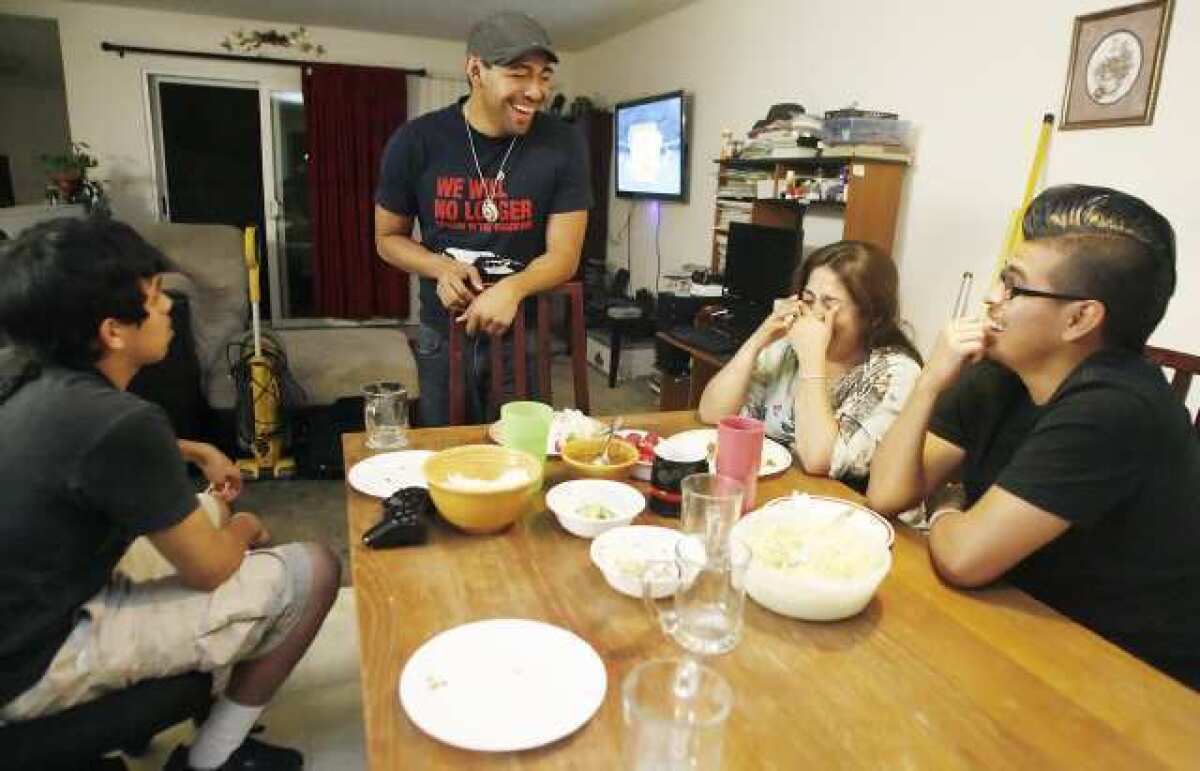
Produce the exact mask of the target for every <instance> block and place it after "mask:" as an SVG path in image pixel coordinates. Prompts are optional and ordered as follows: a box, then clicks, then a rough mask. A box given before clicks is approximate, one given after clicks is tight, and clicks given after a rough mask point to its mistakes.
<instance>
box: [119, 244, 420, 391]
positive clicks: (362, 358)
mask: <svg viewBox="0 0 1200 771" xmlns="http://www.w3.org/2000/svg"><path fill="white" fill-rule="evenodd" d="M135 227H137V229H138V232H140V233H141V234H142V236H143V237H144V238H146V240H147V241H149V242H150V243H152V244H154V245H155V246H157V247H158V248H159V249H161V250H162V251H163V253H165V254H166V255H167V257H169V258H170V259H171V260H172V261H173V262H174V263H175V264H176V265H178V266H179V267H180V268H181V269H182V270H183V271H185V272H186V275H184V274H183V273H173V274H170V275H169V276H168V277H167V280H166V282H165V284H166V286H167V288H168V289H174V290H178V291H181V292H183V293H184V294H185V295H187V297H188V301H189V305H190V307H191V312H192V333H193V336H194V338H195V341H196V357H197V359H198V360H199V363H200V369H201V372H202V373H203V377H204V383H203V389H202V390H203V392H204V394H205V396H206V398H207V400H208V403H209V405H210V406H212V407H213V408H214V409H218V410H229V409H232V408H233V407H234V405H235V403H236V400H237V392H236V389H235V388H234V382H233V378H232V377H231V376H230V374H229V364H228V361H227V359H226V346H227V345H228V344H229V343H230V342H231V341H233V340H236V339H238V337H239V336H240V335H241V334H243V333H244V332H245V330H247V329H248V328H249V325H250V301H249V296H248V293H247V275H246V268H245V262H244V259H243V255H242V231H240V230H239V229H237V228H234V227H231V226H229V225H192V224H182V223H161V222H152V223H144V224H137V225H135ZM262 311H263V314H264V316H265V315H266V309H265V308H263V309H262ZM274 333H275V335H276V336H277V337H278V338H279V340H280V342H281V343H282V344H283V347H284V350H285V352H286V354H287V358H288V365H289V368H290V370H291V373H292V376H293V377H294V378H295V379H296V381H297V382H298V383H299V384H300V385H301V386H302V387H303V388H304V390H305V393H306V395H307V404H309V405H326V404H332V403H333V402H334V401H336V400H337V399H339V398H342V397H345V396H357V395H359V394H360V392H361V387H362V385H363V384H364V383H369V382H372V381H378V380H392V381H398V382H400V383H402V384H404V387H405V389H406V390H407V391H408V393H409V396H410V398H413V399H415V398H417V396H418V395H419V393H418V386H417V366H416V360H415V359H413V355H412V351H411V350H410V348H409V344H408V338H407V336H406V335H405V334H404V332H403V331H402V330H400V329H398V328H395V327H333V328H314V329H285V330H275V331H274Z"/></svg>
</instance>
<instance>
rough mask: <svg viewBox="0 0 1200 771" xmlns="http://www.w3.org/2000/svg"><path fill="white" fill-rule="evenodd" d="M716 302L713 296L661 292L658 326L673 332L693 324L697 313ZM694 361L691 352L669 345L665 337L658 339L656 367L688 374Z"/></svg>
mask: <svg viewBox="0 0 1200 771" xmlns="http://www.w3.org/2000/svg"><path fill="white" fill-rule="evenodd" d="M712 302H714V298H712V297H692V296H691V295H677V294H672V293H670V292H659V293H658V304H657V307H656V309H655V325H656V326H657V328H658V330H659V331H660V332H670V331H671V329H672V328H674V327H690V326H692V325H693V324H694V323H695V321H696V314H697V313H699V312H700V309H701V308H702V307H704V306H705V305H706V304H711V303H712ZM690 364H691V356H690V355H689V354H688V352H687V351H685V350H683V349H681V348H676V347H675V346H673V345H668V344H667V343H664V342H663V341H662V340H655V341H654V366H655V367H657V368H658V369H659V370H660V371H662V372H664V373H666V374H667V375H672V376H678V375H682V374H684V373H686V372H687V371H688V367H689V365H690Z"/></svg>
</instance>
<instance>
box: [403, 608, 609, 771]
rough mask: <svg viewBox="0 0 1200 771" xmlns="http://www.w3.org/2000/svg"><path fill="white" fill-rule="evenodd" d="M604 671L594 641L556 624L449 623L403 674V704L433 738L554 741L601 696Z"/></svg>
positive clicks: (477, 744) (495, 745)
mask: <svg viewBox="0 0 1200 771" xmlns="http://www.w3.org/2000/svg"><path fill="white" fill-rule="evenodd" d="M607 688H608V675H607V674H606V673H605V671H604V662H603V661H601V660H600V656H599V655H597V653H596V651H595V650H594V649H593V648H592V646H590V645H588V644H587V643H586V642H584V641H583V640H582V639H580V638H579V637H578V636H577V635H575V634H574V633H572V632H569V631H567V630H566V629H562V628H561V627H557V626H552V625H551V624H545V623H542V622H540V621H530V620H528V619H520V618H494V619H489V620H486V621H476V622H473V623H470V624H464V625H462V626H457V627H454V628H453V629H448V630H446V631H445V632H442V633H441V634H439V635H437V636H436V637H434V638H432V639H430V640H428V641H426V642H425V644H424V645H422V646H421V647H420V648H418V649H417V652H416V653H414V654H413V655H412V657H411V658H410V659H409V660H408V663H407V664H405V665H404V671H403V672H401V673H400V704H401V706H403V707H404V711H405V712H406V713H407V714H408V717H409V719H411V720H412V721H413V723H415V724H416V726H417V727H418V728H420V729H421V730H422V731H424V732H425V733H427V734H429V735H430V736H432V737H433V738H435V739H437V740H439V741H441V742H445V743H446V744H449V745H452V746H454V747H461V748H463V749H468V750H477V751H480V752H512V751H516V750H527V749H530V748H533V747H540V746H542V745H544V744H549V743H550V742H553V741H557V740H558V739H561V738H562V737H564V736H567V735H568V734H570V733H573V732H574V731H575V730H577V729H578V728H579V727H580V726H582V725H583V724H584V723H586V722H587V721H588V720H589V719H590V718H591V717H592V715H594V714H595V713H596V710H597V709H599V708H600V705H601V704H602V703H603V702H604V693H605V691H606V689H607Z"/></svg>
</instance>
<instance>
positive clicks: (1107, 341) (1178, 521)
mask: <svg viewBox="0 0 1200 771" xmlns="http://www.w3.org/2000/svg"><path fill="white" fill-rule="evenodd" d="M1023 229H1024V235H1025V241H1024V243H1023V244H1021V246H1020V247H1019V248H1018V249H1017V251H1016V254H1015V255H1014V257H1013V259H1012V261H1011V262H1010V263H1009V265H1008V266H1007V267H1006V268H1005V270H1004V271H1003V272H1002V273H1001V276H1000V279H999V280H998V281H997V283H996V286H994V287H993V288H992V291H991V294H990V295H989V296H988V298H987V301H986V303H985V305H986V313H985V314H984V317H983V318H982V319H974V320H967V319H960V320H955V321H952V322H951V323H950V324H949V325H948V326H947V328H946V329H945V330H944V331H943V333H942V335H941V337H940V338H939V340H938V343H937V345H936V348H935V350H934V352H933V355H932V356H931V357H930V359H929V362H928V364H927V365H926V367H925V370H924V372H923V373H922V375H921V377H920V379H919V381H918V384H917V387H916V388H915V389H914V391H913V394H912V396H911V397H910V398H909V400H908V403H907V404H906V405H905V407H904V409H903V411H902V412H901V414H900V417H899V418H898V419H897V420H896V422H895V423H894V424H893V426H892V428H891V430H890V431H889V433H888V435H887V436H886V437H885V439H884V441H883V443H882V444H881V445H880V447H879V449H878V451H877V453H876V455H875V463H874V465H873V467H872V475H871V482H870V487H869V489H868V498H869V500H870V502H871V505H872V506H874V507H875V508H876V509H878V510H880V511H884V512H899V511H903V510H905V509H907V508H909V507H911V506H913V505H915V504H916V503H918V502H919V501H920V500H922V499H923V498H925V497H926V496H927V495H929V494H930V493H931V492H932V491H934V490H935V489H937V488H938V487H939V486H940V485H941V484H942V483H944V482H945V481H947V480H948V479H949V478H951V477H952V476H954V475H959V476H961V479H962V482H963V485H964V487H965V490H966V494H967V500H966V505H965V506H962V507H961V508H943V509H940V510H937V511H935V512H933V513H932V514H931V516H930V518H929V551H930V556H931V559H932V561H933V565H934V567H935V568H936V569H937V571H938V573H939V574H940V575H941V576H942V578H943V579H944V580H946V581H947V582H948V583H951V584H954V585H956V586H961V587H977V586H982V585H984V584H987V583H990V582H992V581H994V580H996V579H998V578H1000V577H1002V576H1004V577H1006V578H1007V579H1008V580H1009V581H1011V582H1012V583H1013V584H1015V585H1016V586H1018V587H1020V588H1021V589H1023V590H1025V591H1027V592H1029V593H1030V594H1032V595H1033V596H1035V597H1037V598H1038V599H1040V600H1042V601H1043V602H1045V603H1046V604H1048V605H1051V606H1053V607H1055V608H1057V609H1058V610H1060V611H1061V612H1063V613H1065V614H1066V615H1068V616H1071V617H1072V618H1074V619H1076V620H1077V621H1079V622H1080V623H1082V624H1084V625H1086V626H1088V627H1090V628H1091V629H1093V630H1094V631H1096V632H1098V633H1099V634H1101V635H1103V636H1105V637H1107V638H1108V639H1109V640H1111V641H1113V642H1115V643H1117V644H1118V645H1120V646H1122V647H1124V648H1126V649H1127V650H1129V651H1130V652H1132V653H1134V654H1135V655H1137V656H1139V657H1140V658H1142V659H1144V660H1145V661H1147V662H1149V663H1151V664H1153V665H1154V666H1156V667H1158V668H1160V669H1162V670H1164V671H1165V672H1167V673H1168V674H1170V675H1172V676H1174V677H1176V678H1178V679H1180V680H1182V681H1184V682H1185V683H1187V684H1189V685H1190V686H1192V687H1193V688H1197V687H1200V559H1197V554H1200V445H1198V443H1197V441H1196V436H1195V433H1194V430H1193V428H1192V426H1191V423H1190V420H1189V418H1188V415H1187V411H1186V409H1185V408H1184V406H1183V405H1182V404H1181V403H1180V401H1179V399H1178V398H1177V397H1176V396H1175V395H1174V394H1173V393H1172V391H1171V389H1170V388H1169V386H1168V385H1167V383H1166V380H1165V378H1164V377H1163V375H1162V372H1161V371H1160V370H1159V369H1158V368H1157V367H1154V366H1153V365H1151V364H1149V363H1148V362H1146V360H1145V359H1144V358H1143V356H1142V348H1143V346H1144V345H1145V342H1146V339H1147V338H1148V337H1149V335H1150V333H1151V332H1153V330H1154V328H1155V327H1156V326H1157V325H1158V322H1159V321H1160V320H1161V319H1162V316H1163V314H1164V312H1165V311H1166V307H1167V302H1168V300H1169V299H1170V296H1171V294H1172V292H1173V291H1174V288H1175V236H1174V232H1173V230H1172V228H1171V226H1170V224H1169V223H1168V222H1167V221H1166V219H1164V218H1163V217H1162V216H1161V215H1160V214H1159V213H1158V212H1156V211H1155V210H1154V209H1152V208H1151V207H1150V206H1148V205H1147V204H1146V203H1144V202H1143V201H1141V200H1139V199H1137V198H1134V197H1132V196H1129V195H1126V194H1124V193H1120V192H1117V191H1115V190H1109V189H1106V188H1098V187H1085V186H1074V185H1072V186H1062V187H1055V188H1051V189H1048V190H1046V191H1045V192H1043V193H1042V194H1041V195H1039V196H1038V197H1037V198H1036V199H1035V200H1034V201H1033V203H1032V204H1031V205H1030V207H1029V210H1028V211H1027V212H1026V214H1025V219H1024V223H1023Z"/></svg>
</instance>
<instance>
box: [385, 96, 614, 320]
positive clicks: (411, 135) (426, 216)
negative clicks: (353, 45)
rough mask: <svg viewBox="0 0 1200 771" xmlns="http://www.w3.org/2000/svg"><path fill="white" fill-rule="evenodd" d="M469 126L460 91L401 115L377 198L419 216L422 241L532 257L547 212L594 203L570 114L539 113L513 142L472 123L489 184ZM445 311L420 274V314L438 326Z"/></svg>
mask: <svg viewBox="0 0 1200 771" xmlns="http://www.w3.org/2000/svg"><path fill="white" fill-rule="evenodd" d="M467 131H468V128H467V123H466V121H465V120H464V116H463V100H460V101H459V102H458V103H457V104H453V105H450V106H449V107H446V108H444V109H442V110H437V111H435V112H431V113H428V114H426V115H422V116H421V117H419V118H416V119H415V120H412V121H410V122H408V123H406V124H404V125H403V126H401V127H400V128H399V129H397V130H396V133H394V134H393V135H392V137H391V139H389V140H388V143H387V146H386V147H385V148H384V151H383V160H382V162H381V168H380V174H379V186H378V189H377V190H376V193H375V202H376V203H377V204H379V205H380V206H382V207H383V208H384V209H387V210H388V211H390V212H393V213H395V214H401V215H404V216H406V217H416V218H417V221H418V222H419V223H420V226H421V242H422V243H423V244H424V246H425V248H427V249H429V250H430V251H433V252H441V251H444V250H445V249H446V248H448V247H454V248H459V249H473V250H478V251H488V252H494V253H495V254H496V255H497V256H499V257H509V258H512V259H515V260H519V261H520V262H523V263H528V262H529V261H530V260H533V259H534V258H536V257H539V256H541V255H542V254H543V253H545V251H546V224H547V221H548V220H549V218H550V215H551V214H558V213H562V212H570V211H582V210H586V209H588V208H590V207H591V205H592V193H591V183H590V180H589V175H588V161H587V148H586V146H585V144H584V141H583V137H582V135H581V134H580V133H579V132H578V131H577V130H576V129H575V128H574V127H573V126H571V125H570V124H568V123H564V122H563V121H561V120H559V119H558V118H555V117H554V116H552V115H546V114H545V113H538V114H537V115H535V116H534V119H533V125H532V126H531V127H530V129H529V131H528V132H527V133H526V134H525V135H524V136H521V137H519V138H518V139H517V140H516V144H515V145H514V144H513V138H512V137H500V138H493V137H489V136H486V135H484V134H480V133H479V132H478V131H475V130H474V129H470V131H471V137H472V139H473V141H474V143H475V150H476V153H477V154H478V156H479V167H480V169H482V171H483V176H484V178H485V179H486V180H487V182H486V187H485V185H484V183H481V182H480V178H479V173H478V171H477V170H476V168H475V161H474V159H473V158H472V156H471V146H470V144H469V143H468V142H467ZM510 145H512V152H511V154H509V157H508V160H507V162H505V163H504V179H503V180H502V181H501V182H500V183H499V185H497V186H496V187H495V191H494V192H495V194H494V199H495V203H496V206H497V208H498V209H499V214H500V217H499V219H498V220H497V221H496V222H488V221H487V220H486V219H485V218H484V216H483V212H482V208H481V207H482V206H483V202H484V199H485V192H487V191H490V190H491V189H492V185H493V180H494V179H495V178H496V174H497V172H498V171H499V170H500V164H501V162H502V161H503V159H504V155H505V153H506V152H507V151H508V149H509V146H510ZM446 318H447V314H446V309H445V308H444V307H443V306H442V303H441V301H440V300H439V299H438V296H437V283H436V282H435V281H433V280H431V279H426V278H422V279H421V321H422V322H424V323H425V324H428V325H430V326H435V327H438V328H440V327H441V326H443V325H444V324H445V321H446Z"/></svg>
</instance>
